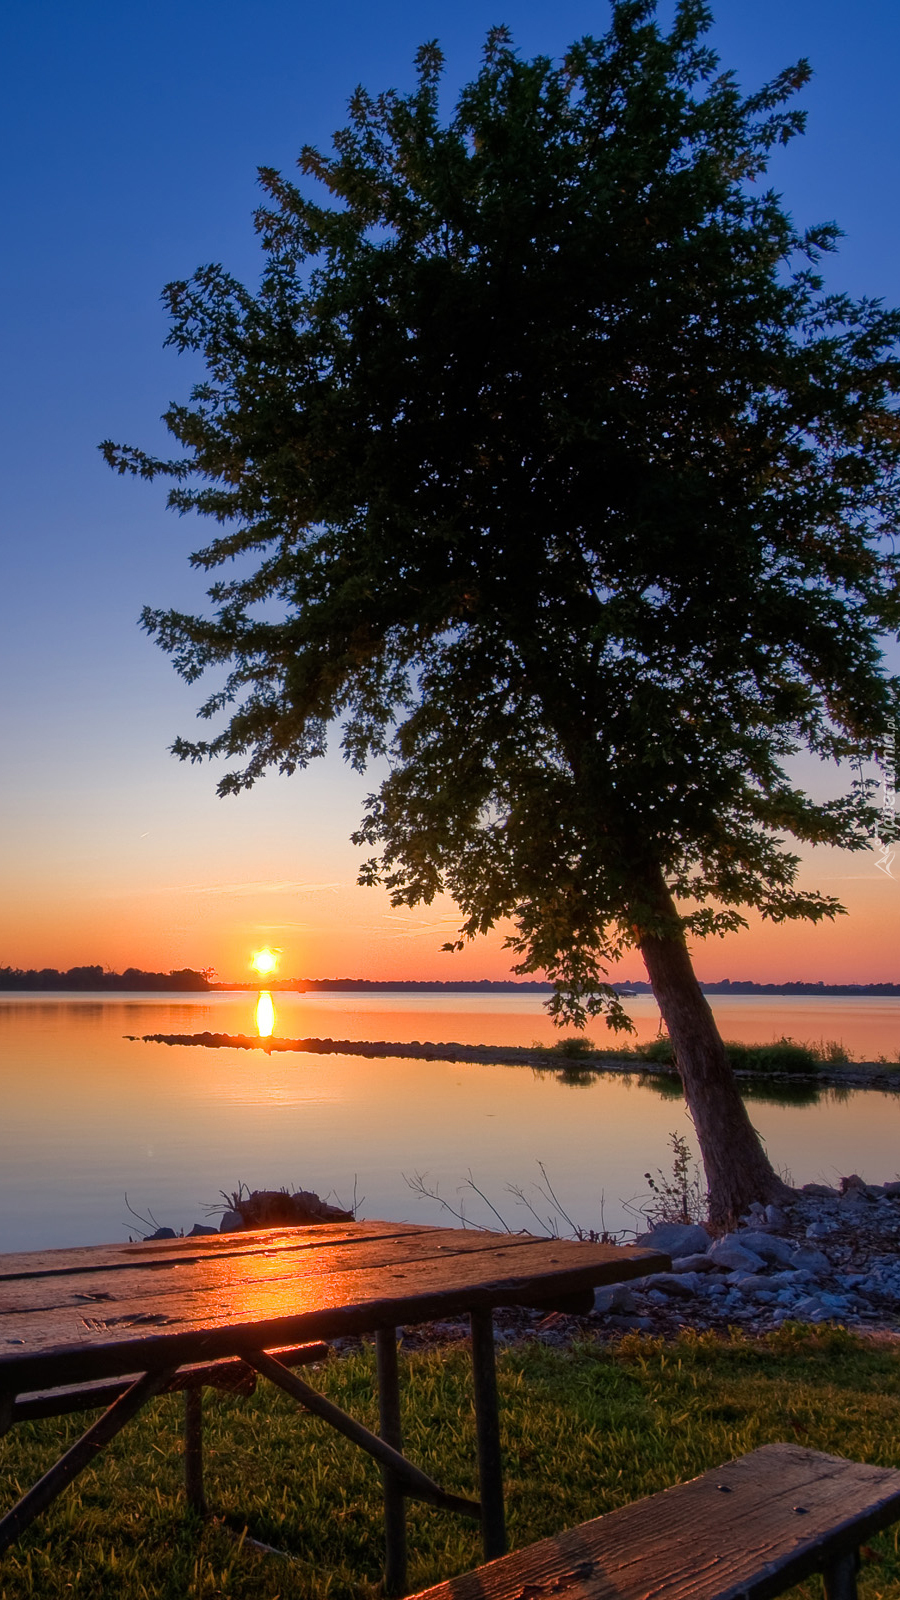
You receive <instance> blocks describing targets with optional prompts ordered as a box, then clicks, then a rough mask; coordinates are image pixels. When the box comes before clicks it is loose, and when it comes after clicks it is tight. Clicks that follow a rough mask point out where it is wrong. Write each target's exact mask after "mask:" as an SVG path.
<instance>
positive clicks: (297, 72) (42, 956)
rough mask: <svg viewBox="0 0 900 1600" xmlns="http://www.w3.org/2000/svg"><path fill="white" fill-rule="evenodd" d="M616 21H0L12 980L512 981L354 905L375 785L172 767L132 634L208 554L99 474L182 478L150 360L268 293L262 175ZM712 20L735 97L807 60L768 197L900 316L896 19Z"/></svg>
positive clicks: (886, 891) (183, 706) (97, 11)
mask: <svg viewBox="0 0 900 1600" xmlns="http://www.w3.org/2000/svg"><path fill="white" fill-rule="evenodd" d="M669 9H670V8H668V7H666V6H663V7H662V8H661V12H662V15H664V16H665V15H666V14H667V11H668V10H669ZM608 15H609V12H608V7H607V6H606V5H604V4H599V5H586V4H581V3H576V0H561V3H558V4H556V5H554V6H553V7H546V6H539V5H536V4H531V3H529V0H511V3H509V0H507V3H503V0H464V3H457V4H455V5H453V6H452V7H449V6H444V5H437V4H431V3H428V4H419V5H416V6H413V5H404V4H392V3H386V4H381V5H379V6H377V7H376V6H363V5H359V4H355V3H350V0H336V3H333V4H332V5H331V6H328V7H318V6H317V7H315V8H313V7H311V6H308V5H305V4H288V3H285V0H254V3H253V4H252V5H251V4H249V3H245V0H216V3H215V4H213V3H212V0H180V3H179V4H178V5H175V4H173V3H171V0H155V3H154V4H152V5H150V4H146V3H137V4H135V3H133V4H129V5H127V6H122V5H121V4H117V5H113V4H109V3H105V0H104V3H97V0H80V3H79V4H78V5H77V6H73V5H71V4H65V5H63V4H59V3H56V0H27V3H25V0H12V3H10V0H7V5H6V7H5V8H4V13H3V19H2V22H0V37H2V59H3V61H4V63H5V66H4V74H5V83H4V89H3V97H2V105H0V116H2V119H3V122H4V125H5V126H4V130H3V133H4V137H3V148H4V152H5V161H4V165H3V178H2V184H3V217H4V222H5V227H4V234H5V245H4V249H3V252H2V258H0V282H2V296H0V316H2V320H3V335H2V348H3V352H4V360H3V370H4V383H3V386H2V393H0V406H2V426H0V451H2V470H0V540H2V550H0V664H2V682H3V688H4V693H3V695H2V701H0V740H2V746H0V748H2V751H3V757H2V767H0V771H2V776H0V829H2V833H0V838H2V845H0V895H2V909H0V964H5V963H7V962H9V963H12V964H32V963H35V962H37V963H43V962H48V963H51V964H61V965H68V964H69V963H70V962H75V961H81V960H83V961H94V960H99V961H103V962H106V963H108V964H109V965H113V966H116V965H122V964H125V963H127V962H129V961H134V962H136V963H138V964H141V965H159V966H163V967H168V966H172V965H181V964H184V963H188V964H192V965H203V964H207V963H212V964H214V965H216V966H217V967H219V968H220V970H223V971H234V970H236V966H239V965H240V962H241V960H242V959H243V956H242V951H243V949H244V946H245V945H246V946H247V947H249V946H250V945H252V944H253V943H256V942H262V940H263V939H264V938H267V939H269V940H270V942H275V943H279V944H282V945H283V946H284V948H285V956H286V965H287V966H288V967H289V968H290V970H292V971H296V972H304V973H309V974H326V973H334V972H336V971H337V970H341V971H353V970H357V971H361V970H364V969H366V970H369V971H371V972H373V973H374V972H375V971H376V970H377V971H380V972H383V973H384V974H385V975H391V974H394V975H398V976H399V975H404V974H406V975H409V976H413V975H419V974H422V975H430V974H434V975H443V976H450V975H455V974H458V975H460V976H472V975H482V974H491V975H500V974H501V973H502V972H504V971H505V970H506V965H507V963H506V958H505V957H503V956H502V954H500V953H499V951H498V949H497V947H496V945H495V946H493V947H492V948H491V949H481V950H480V951H473V952H472V953H471V954H467V955H466V956H464V957H462V958H460V961H458V962H456V963H455V964H454V965H453V970H452V974H451V971H450V967H449V965H448V958H447V957H445V956H444V957H442V956H440V955H438V954H437V953H436V947H437V945H438V944H439V943H440V942H441V940H442V938H443V937H444V936H445V934H446V931H447V930H448V929H449V928H450V927H452V926H453V923H454V918H453V913H452V908H450V907H447V906H443V907H439V908H437V910H436V911H434V912H429V913H427V914H426V913H423V914H422V916H420V917H418V916H402V915H398V914H397V913H392V912H391V911H390V909H389V908H388V907H387V906H386V904H385V903H384V901H383V900H382V899H381V897H379V896H378V895H373V894H371V893H368V892H366V891H363V890H359V889H356V888H355V887H354V877H355V859H356V852H354V851H353V850H352V847H350V846H349V845H348V844H347V842H346V838H347V834H348V832H349V830H350V828H351V827H352V826H353V825H354V823H355V821H356V819H357V816H358V812H359V808H360V801H361V798H362V796H363V795H364V793H365V790H366V784H365V782H364V781H363V782H359V781H357V780H355V779H353V778H351V777H350V775H349V774H348V773H347V772H346V770H345V769H344V768H343V766H342V764H341V763H340V761H339V760H334V761H329V762H328V763H327V764H326V765H324V766H323V767H322V769H321V770H319V771H317V772H315V773H313V774H310V775H309V776H308V777H304V778H297V779H294V780H292V781H290V782H286V781H280V780H271V781H270V782H267V783H266V784H264V785H262V786H261V787H260V788H259V789H258V791H255V792H254V793H253V794H252V795H250V796H248V797H245V798H243V799H241V800H239V801H230V802H223V801H219V800H217V799H216V797H215V793H214V777H213V774H212V773H211V772H209V771H208V770H202V769H201V770H198V769H194V770H188V769H185V768H183V767H181V766H179V765H178V764H177V763H175V762H174V761H173V760H172V759H171V758H170V757H169V756H168V755H167V753H166V751H167V745H168V743H169V742H170V741H171V739H172V737H173V736H174V735H175V734H176V733H177V732H179V731H183V732H189V731H190V730H191V724H192V718H193V709H194V706H195V703H196V699H197V696H196V691H191V690H188V689H187V688H185V686H183V685H181V684H180V683H179V681H178V680H177V679H176V677H175V675H174V673H173V672H172V669H171V667H170V666H169V663H168V661H167V660H166V658H164V657H163V656H162V655H161V654H160V653H159V652H158V651H157V650H156V649H155V648H154V646H153V645H152V644H151V643H150V642H149V641H148V640H147V639H146V637H145V636H144V635H143V634H142V633H141V632H140V631H139V629H138V627H137V623H136V619H137V615H138V612H139V610H140V607H141V605H142V604H144V603H145V602H146V603H150V604H153V605H167V604H188V605H194V604H199V602H200V599H201V593H202V585H201V583H200V580H199V579H198V578H196V577H195V576H194V575H192V574H191V573H190V572H189V570H188V567H187V562H186V555H187V552H188V551H189V549H190V548H192V547H193V545H194V543H196V542H199V540H198V539H197V538H196V530H195V529H192V528H191V526H190V525H189V524H185V523H184V522H180V521H179V520H178V519H176V518H175V517H173V516H172V515H170V514H169V513H167V512H165V510H164V509H163V505H162V498H163V496H162V491H161V490H159V489H157V488H156V487H152V488H148V487H147V486H145V485H140V484H135V483H131V482H130V481H127V480H124V479H121V478H117V477H114V476H113V475H112V474H111V473H110V472H109V471H108V469H106V468H105V467H104V465H103V463H102V461H101V459H100V456H99V454H98V452H97V448H96V446H97V444H98V442H99V440H101V439H102V438H104V437H107V436H111V437H113V438H114V439H117V440H121V441H128V442H131V443H137V444H141V445H143V446H145V447H147V448H150V449H151V450H152V449H156V448H159V449H165V448H166V438H165V434H164V431H163V429H162V427H161V425H160V422H159V416H160V413H161V412H162V410H163V409H164V407H165V405H166V404H167V402H168V401H169V400H170V399H172V398H180V397H183V396H184V395H185V393H186V391H187V388H188V385H189V383H190V381H191V378H192V376H193V374H192V371H191V368H190V365H189V363H188V362H186V361H185V360H184V359H179V358H177V357H176V356H175V355H174V354H173V353H172V352H171V351H164V350H163V348H162V343H163V339H164V337H165V332H166V324H165V320H164V317H163V313H162V309H161V306H160V299H159V296H160V290H161V288H162V285H163V284H164V283H165V282H166V281H167V280H169V279H171V278H174V277H181V276H186V275H188V274H189V273H190V272H191V271H192V270H193V269H194V268H195V267H196V266H198V265H199V264H201V263H203V262H207V261H213V260H219V261H222V262H223V263H225V264H226V265H227V266H228V267H229V268H230V269H231V270H232V271H234V272H235V273H236V274H237V275H238V276H241V277H244V278H245V279H247V280H250V281H252V280H253V279H254V277H255V274H256V272H257V267H258V256H257V250H256V244H255V239H254V235H253V229H252V221H251V214H252V211H253V208H254V205H255V204H256V202H257V198H258V191H257V186H256V168H257V166H258V165H261V164H266V165H273V166H276V167H282V168H289V167H290V166H291V164H292V162H293V160H294V158H295V156H296V153H297V151H298V149H299V147H300V145H301V144H302V143H304V142H308V141H309V142H314V143H322V144H324V143H327V141H328V139H329V135H330V133H331V131H332V130H333V129H334V128H335V127H338V126H340V125H341V123H342V122H343V119H344V107H345V104H346V100H347V97H348V95H349V94H350V92H351V91H352V89H353V87H354V85H355V84H356V83H358V82H363V83H365V84H366V85H367V87H369V88H371V89H374V90H378V89H381V88H384V87H387V86H389V85H396V86H398V87H401V88H403V87H406V86H408V85H409V84H410V82H411V76H412V73H411V63H412V57H413V54H414V51H415V48H416V46H417V45H418V44H419V43H420V42H422V41H423V40H424V39H428V38H432V37H437V38H438V39H439V40H440V41H441V43H442V45H443V46H444V49H445V52H446V56H447V75H446V84H447V95H448V103H449V100H450V98H451V97H452V96H453V95H454V94H455V91H456V89H457V88H458V86H459V85H460V84H461V83H462V82H464V81H465V80H466V79H467V78H469V77H470V76H471V75H472V74H473V73H474V71H475V70H476V68H477V62H478V54H479V50H480V47H481V44H482V42H483V39H484V35H485V33H486V31H487V29H488V27H489V26H491V25H492V24H493V23H495V22H500V21H502V22H506V23H508V24H509V26H510V27H511V28H512V30H513V33H514V36H515V39H516V41H517V43H518V45H519V47H520V48H521V50H522V51H523V52H524V53H526V54H533V53H536V52H538V51H543V52H548V53H550V54H558V53H559V52H561V50H562V49H563V48H564V47H565V45H566V44H567V43H569V42H570V41H571V40H572V39H573V38H575V37H578V36H579V35H581V34H583V33H586V32H591V31H593V32H601V31H602V30H603V28H604V27H605V25H606V22H607V20H608ZM716 17H717V21H716V26H715V29H714V34H713V39H714V42H715V43H716V45H717V46H718V48H719V50H720V52H721V55H722V59H723V64H724V65H726V66H731V67H734V68H735V69H736V71H737V72H738V74H739V77H740V79H741V81H742V83H743V84H744V85H745V86H746V87H748V88H750V87H754V86H756V85H757V84H758V83H759V82H760V81H762V80H763V79H764V78H766V77H770V76H772V75H773V74H774V73H775V72H776V71H778V70H779V69H780V68H781V67H783V66H785V65H786V64H788V63H789V62H791V61H793V60H795V59H796V58H797V57H798V56H800V55H807V56H809V57H810V58H811V60H812V64H813V68H814V71H815V77H814V80H813V83H812V85H811V87H810V89H809V90H808V91H807V92H806V93H805V94H804V96H803V104H804V106H805V107H806V109H807V111H808V113H809V126H808V132H807V135H806V137H805V139H803V140H801V141H796V142H795V143H794V144H793V145H792V146H791V147H790V148H789V149H788V150H787V151H786V152H785V153H784V154H779V156H778V159H777V162H776V164H775V166H774V168H773V173H772V177H773V181H774V183H775V185H776V186H777V187H778V188H779V189H780V190H781V191H782V192H783V194H784V196H785V199H786V202H787V204H788V206H789V208H790V209H791V210H792V211H793V212H794V214H795V215H796V217H797V218H798V220H802V221H805V222H806V221H820V220H827V219H831V218H835V219H837V221H838V222H839V223H840V224H841V226H842V227H843V228H844V230H845V233H846V235H847V237H846V239H845V241H844V244H843V247H842V250H841V253H840V256H839V257H838V258H837V260H836V262H835V263H834V264H833V265H832V267H831V268H830V272H831V277H832V281H833V282H834V283H835V284H836V285H837V284H840V285H841V286H843V287H846V288H847V289H849V290H850V291H851V292H853V293H855V294H862V293H870V294H873V295H878V296H882V297H884V298H886V299H887V300H888V301H891V302H900V266H898V245H900V207H898V204H897V199H898V196H897V186H898V178H897V152H898V137H897V134H898V121H900V111H898V102H897V95H896V80H897V74H898V65H900V7H897V5H896V4H895V3H893V4H892V3H889V0H869V3H868V4H866V5H865V6H862V7H859V8H857V9H856V10H855V11H854V12H853V14H852V16H851V11H850V8H849V7H848V6H847V5H846V4H837V3H836V0H818V3H815V4H814V3H812V0H787V3H784V0H782V3H780V4H776V3H774V0H752V3H748V0H722V3H720V4H719V5H718V7H717V8H716ZM854 870H862V871H863V872H864V877H865V874H866V873H868V878H865V881H864V882H863V881H862V880H860V882H862V887H861V888H859V889H858V890H857V889H851V888H850V885H848V890H849V892H851V893H852V894H857V893H858V894H859V896H861V898H860V899H859V908H858V910H856V909H855V910H854V917H855V918H856V919H857V932H858V933H859V934H860V935H863V934H865V937H866V939H868V938H869V937H870V935H871V934H873V933H874V930H875V929H876V927H877V928H878V929H881V930H882V932H883V930H884V927H885V925H886V924H885V919H886V918H887V919H893V926H894V927H895V928H896V918H897V907H898V905H900V898H898V897H900V884H890V883H888V882H886V881H884V880H881V881H877V879H876V877H873V876H872V873H871V871H870V869H869V868H868V867H866V868H864V869H854ZM823 887H826V885H825V884H824V883H823ZM854 904H856V903H854ZM860 919H861V920H860ZM847 927H848V925H847V923H846V920H845V922H844V924H843V925H842V930H841V931H840V932H839V933H838V934H835V933H834V932H833V931H832V932H830V933H826V934H822V935H818V934H817V935H808V936H806V937H807V939H808V941H809V942H808V944H807V945H806V946H804V951H805V954H804V956H803V965H804V966H805V968H806V969H807V970H806V971H804V972H802V973H801V972H800V970H799V966H798V962H799V956H798V955H797V952H798V950H799V946H798V945H796V944H795V943H793V944H789V945H787V944H786V945H783V946H779V945H778V942H777V940H776V942H775V944H774V945H771V944H770V946H769V947H768V948H770V949H771V950H772V951H774V952H775V955H774V956H773V959H775V960H776V963H777V961H782V965H783V964H784V960H787V959H788V957H790V964H791V966H792V968H793V969H795V970H796V975H798V976H800V975H803V976H806V975H810V976H820V975H828V971H834V972H835V974H836V973H837V967H839V966H840V963H841V960H842V955H841V940H842V939H843V941H844V943H846V937H847ZM829 941H831V942H829ZM835 941H836V942H835ZM864 942H865V940H864ZM873 948H874V946H873ZM779 950H780V951H781V952H782V953H781V955H779V954H778V951H779ZM761 951H762V946H761V945H759V943H758V941H757V943H754V942H753V937H752V936H750V935H748V936H746V938H745V940H744V943H743V944H741V943H740V942H736V943H733V944H729V946H728V947H727V949H726V950H724V951H723V947H721V946H719V947H717V948H716V950H715V952H714V959H713V958H712V957H711V958H710V960H704V962H703V963H701V965H703V966H705V967H708V968H709V975H710V976H713V975H716V974H717V973H718V972H720V971H725V970H731V971H732V972H734V973H737V969H738V968H740V969H741V970H743V971H748V970H749V968H750V967H751V966H755V967H756V969H757V970H759V971H760V972H761V971H762V967H760V961H763V964H765V962H764V960H763V956H762V954H761ZM782 957H783V958H784V960H782ZM795 957H797V959H795ZM835 964H837V965H835ZM881 965H882V966H883V967H884V969H885V970H884V971H880V972H878V973H876V972H874V971H873V972H872V976H873V977H874V976H889V975H895V974H893V973H892V972H889V971H888V969H889V968H890V966H891V958H890V955H889V953H888V950H885V952H884V959H883V961H882V963H881ZM826 968H827V969H828V971H826V970H825V969H826ZM713 969H714V970H713ZM786 975H787V974H786Z"/></svg>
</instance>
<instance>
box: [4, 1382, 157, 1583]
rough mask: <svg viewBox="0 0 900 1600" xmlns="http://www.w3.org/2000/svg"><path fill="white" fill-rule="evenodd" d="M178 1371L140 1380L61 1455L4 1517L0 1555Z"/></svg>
mask: <svg viewBox="0 0 900 1600" xmlns="http://www.w3.org/2000/svg"><path fill="white" fill-rule="evenodd" d="M175 1371H176V1369H175V1368H174V1367H171V1368H169V1369H168V1370H167V1371H165V1372H147V1373H145V1374H144V1376H143V1377H142V1378H138V1379H137V1380H136V1382H134V1383H133V1384H132V1385H131V1388H130V1389H126V1391H125V1393H124V1394H123V1395H120V1396H119V1399H118V1400H114V1401H113V1403H112V1405H111V1406H110V1408H109V1410H108V1411H104V1413H103V1416H102V1417H98V1419H97V1421H96V1422H95V1423H94V1424H93V1426H92V1427H90V1428H88V1430H87V1433H84V1434H82V1436H81V1438H80V1439H79V1440H78V1442H77V1444H73V1446H72V1448H71V1450H67V1451H66V1454H65V1455H64V1456H61V1457H60V1459H59V1460H58V1461H57V1463H56V1465H55V1466H53V1467H51V1468H50V1471H49V1472H45V1473H44V1476H43V1477H42V1478H41V1479H40V1480H39V1481H38V1482H37V1483H36V1484H35V1485H34V1488H33V1489H29V1491H28V1493H27V1494H25V1495H23V1496H22V1498H21V1500H20V1501H19V1503H18V1505H15V1506H13V1508H12V1510H11V1511H8V1512H7V1513H6V1516H5V1517H2V1518H0V1553H2V1552H3V1551H4V1550H7V1549H8V1548H9V1546H10V1545H11V1544H13V1543H15V1541H16V1539H18V1537H19V1534H20V1533H23V1532H24V1531H25V1529H26V1528H27V1527H29V1526H30V1525H31V1523H32V1522H33V1521H34V1519H35V1517H37V1516H39V1515H40V1513H41V1512H42V1511H45V1510H46V1509H47V1507H48V1506H49V1505H52V1503H53V1501H54V1500H55V1499H56V1497H57V1495H60V1494H61V1493H62V1491H63V1489H65V1487H66V1485H67V1484H70V1483H71V1482H72V1479H73V1478H77V1476H78V1474H79V1472H82V1471H83V1470H84V1468H85V1467H88V1466H90V1464H91V1462H92V1461H93V1460H94V1459H95V1458H96V1456H97V1455H98V1453H99V1451H101V1450H102V1449H103V1446H104V1445H105V1444H109V1441H110V1439H114V1438H115V1436H116V1434H117V1433H119V1432H120V1430H121V1429H122V1428H124V1426H125V1424H126V1422H130V1421H131V1418H132V1417H134V1416H136V1415H137V1413H138V1412H139V1411H140V1410H141V1407H142V1406H145V1405H146V1403H147V1401H148V1400H152V1398H153V1396H154V1395H157V1394H159V1393H160V1391H161V1390H163V1389H164V1388H165V1387H166V1384H167V1383H168V1382H169V1380H170V1378H172V1377H174V1375H175Z"/></svg>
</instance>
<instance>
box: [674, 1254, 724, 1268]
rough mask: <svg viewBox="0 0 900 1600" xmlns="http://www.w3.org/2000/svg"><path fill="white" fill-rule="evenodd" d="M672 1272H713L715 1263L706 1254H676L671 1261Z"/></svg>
mask: <svg viewBox="0 0 900 1600" xmlns="http://www.w3.org/2000/svg"><path fill="white" fill-rule="evenodd" d="M672 1271H673V1272H715V1271H716V1263H715V1262H714V1261H710V1259H709V1256H708V1255H702V1256H677V1257H676V1258H675V1260H674V1261H673V1262H672Z"/></svg>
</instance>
